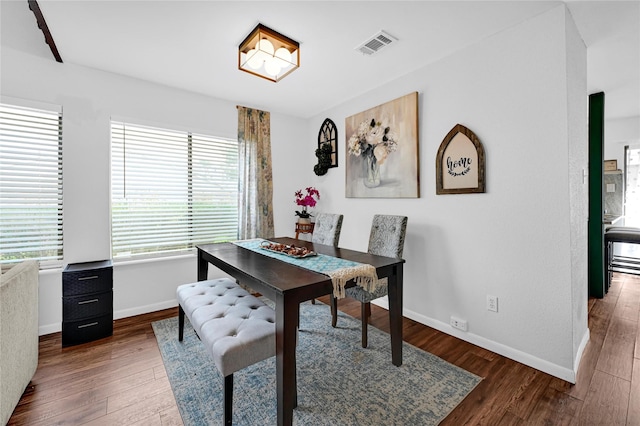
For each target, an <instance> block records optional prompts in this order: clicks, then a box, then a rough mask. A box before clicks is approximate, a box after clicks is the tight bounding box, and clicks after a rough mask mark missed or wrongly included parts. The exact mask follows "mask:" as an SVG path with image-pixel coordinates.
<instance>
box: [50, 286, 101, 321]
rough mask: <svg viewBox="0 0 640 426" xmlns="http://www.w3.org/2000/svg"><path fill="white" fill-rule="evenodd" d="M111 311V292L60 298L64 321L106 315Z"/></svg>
mask: <svg viewBox="0 0 640 426" xmlns="http://www.w3.org/2000/svg"><path fill="white" fill-rule="evenodd" d="M111 312H113V292H112V291H108V292H106V293H93V294H89V295H82V296H71V297H63V298H62V318H63V320H64V321H74V320H80V319H83V318H88V317H95V316H101V315H107V314H110V313H111Z"/></svg>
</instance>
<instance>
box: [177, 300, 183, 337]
mask: <svg viewBox="0 0 640 426" xmlns="http://www.w3.org/2000/svg"><path fill="white" fill-rule="evenodd" d="M183 337H184V309H182V306H180V305H178V340H179V341H180V342H182V338H183Z"/></svg>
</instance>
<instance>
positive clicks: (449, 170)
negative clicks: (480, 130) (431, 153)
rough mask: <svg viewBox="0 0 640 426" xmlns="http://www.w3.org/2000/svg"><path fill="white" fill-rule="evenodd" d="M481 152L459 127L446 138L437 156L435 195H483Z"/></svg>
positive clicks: (477, 142) (469, 133) (472, 137)
mask: <svg viewBox="0 0 640 426" xmlns="http://www.w3.org/2000/svg"><path fill="white" fill-rule="evenodd" d="M484 162H485V159H484V148H483V147H482V143H480V139H478V137H477V136H476V135H475V133H473V132H472V131H471V130H469V129H467V128H466V127H465V126H463V125H462V124H457V125H455V126H454V127H453V129H451V131H450V132H449V133H448V134H447V136H445V138H444V139H443V141H442V143H441V144H440V148H438V155H437V156H436V194H469V193H477V192H485V185H484V182H485V164H484Z"/></svg>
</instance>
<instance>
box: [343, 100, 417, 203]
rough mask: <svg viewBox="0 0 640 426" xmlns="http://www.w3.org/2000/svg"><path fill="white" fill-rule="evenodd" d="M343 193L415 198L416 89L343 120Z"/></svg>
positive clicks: (348, 194)
mask: <svg viewBox="0 0 640 426" xmlns="http://www.w3.org/2000/svg"><path fill="white" fill-rule="evenodd" d="M345 134H346V137H347V143H346V144H345V145H346V149H347V155H346V160H347V161H346V196H347V197H349V198H418V197H419V196H420V192H419V169H418V93H417V92H413V93H410V94H408V95H405V96H403V97H401V98H398V99H395V100H393V101H390V102H387V103H385V104H382V105H378V106H377V107H374V108H371V109H369V110H367V111H363V112H361V113H358V114H355V115H352V116H351V117H347V119H346V120H345Z"/></svg>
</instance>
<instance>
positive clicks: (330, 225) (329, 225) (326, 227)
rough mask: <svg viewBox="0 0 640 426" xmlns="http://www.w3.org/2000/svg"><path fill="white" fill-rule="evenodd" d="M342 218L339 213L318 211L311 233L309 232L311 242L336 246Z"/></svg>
mask: <svg viewBox="0 0 640 426" xmlns="http://www.w3.org/2000/svg"><path fill="white" fill-rule="evenodd" d="M342 219H343V216H342V215H341V214H333V213H318V214H317V215H316V223H315V226H314V228H313V234H311V242H312V243H318V244H325V245H328V246H337V245H338V241H339V240H340V231H341V230H342Z"/></svg>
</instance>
